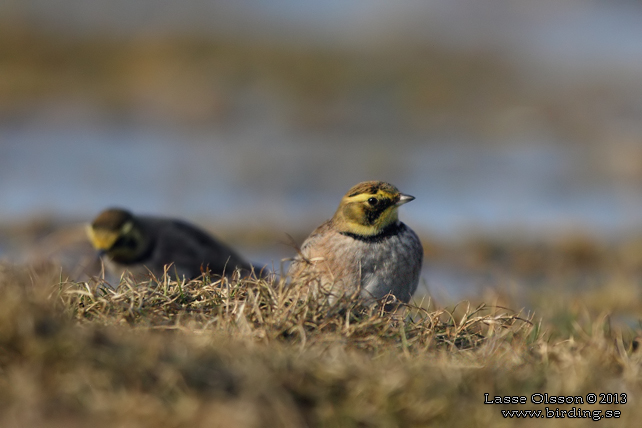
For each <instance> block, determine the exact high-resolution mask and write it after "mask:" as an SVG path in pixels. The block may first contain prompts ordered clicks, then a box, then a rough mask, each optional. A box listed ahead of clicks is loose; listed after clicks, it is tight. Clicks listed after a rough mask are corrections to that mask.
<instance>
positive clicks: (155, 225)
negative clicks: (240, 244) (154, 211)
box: [87, 208, 252, 278]
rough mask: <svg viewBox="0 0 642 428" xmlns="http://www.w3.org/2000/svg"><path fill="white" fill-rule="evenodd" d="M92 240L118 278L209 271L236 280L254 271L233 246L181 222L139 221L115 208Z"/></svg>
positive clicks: (94, 227)
mask: <svg viewBox="0 0 642 428" xmlns="http://www.w3.org/2000/svg"><path fill="white" fill-rule="evenodd" d="M87 234H88V235H89V240H90V242H91V243H92V245H93V246H94V248H95V249H96V250H98V251H99V253H100V254H101V256H102V258H103V260H104V262H105V266H106V267H107V269H108V270H109V271H110V272H111V273H112V274H114V275H118V276H120V275H122V273H123V272H124V271H125V270H128V271H130V272H132V273H133V274H134V275H140V274H147V273H148V272H149V271H151V272H152V273H153V274H154V275H156V276H160V275H162V274H163V272H164V269H165V266H166V265H170V264H172V266H171V268H170V270H169V272H170V273H174V272H177V273H178V274H179V275H180V276H185V277H187V278H196V277H198V276H200V275H201V274H202V272H203V271H205V270H208V269H209V271H210V273H213V274H216V275H226V276H231V275H232V274H233V273H234V271H235V270H236V269H241V271H242V273H243V274H244V275H247V274H249V273H250V272H251V270H252V267H251V266H250V264H249V263H248V262H246V261H245V260H243V259H242V258H241V257H240V256H239V255H237V254H236V252H234V250H232V249H231V248H229V247H228V246H226V245H224V244H222V243H220V242H218V241H216V240H215V239H214V238H212V237H211V236H210V235H208V234H207V233H206V232H204V231H202V230H201V229H199V228H197V227H196V226H193V225H191V224H189V223H186V222H184V221H181V220H174V219H168V218H159V217H151V216H135V215H133V214H132V213H130V212H129V211H126V210H123V209H119V208H111V209H108V210H105V211H103V212H102V213H100V214H99V215H98V217H96V218H95V219H94V221H93V222H92V223H91V224H90V225H89V227H88V228H87Z"/></svg>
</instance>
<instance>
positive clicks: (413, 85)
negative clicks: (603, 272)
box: [0, 0, 642, 259]
mask: <svg viewBox="0 0 642 428" xmlns="http://www.w3.org/2000/svg"><path fill="white" fill-rule="evenodd" d="M641 24H642V3H640V2H638V1H632V0H631V1H624V0H610V1H605V0H602V1H599V0H583V1H579V0H564V1H559V0H556V1H553V0H544V1H538V2H533V1H526V0H521V1H520V0H511V1H509V0H493V1H486V2H479V1H476V0H435V1H397V2H389V1H383V0H368V1H365V0H351V1H346V0H343V1H334V0H332V1H325V2H309V1H295V0H279V1H271V2H261V1H256V0H242V1H239V0H235V1H232V0H221V1H201V0H186V1H182V2H169V1H166V2H159V1H150V0H135V1H131V0H130V1H114V0H110V1H107V0H92V1H91V2H86V1H81V0H59V1H57V2H51V1H45V0H21V1H8V2H4V3H3V5H1V6H0V34H2V37H0V40H1V41H0V220H1V221H0V223H2V224H5V225H11V224H16V223H24V222H25V221H29V220H30V219H39V218H42V217H43V216H48V217H51V218H55V219H58V220H60V221H63V222H64V221H88V220H89V219H91V218H92V217H93V216H94V215H95V214H96V213H97V212H99V211H100V210H102V209H103V208H105V207H107V206H113V205H118V206H124V207H128V208H130V209H132V210H134V211H136V212H145V213H154V214H160V215H168V216H178V217H184V218H187V219H191V220H193V221H196V222H200V223H201V224H207V225H211V227H212V229H213V230H220V231H221V234H223V235H226V234H227V235H230V234H232V232H229V231H231V230H234V231H239V230H246V231H250V232H252V231H255V232H256V235H257V236H258V235H261V236H264V235H265V234H261V233H263V232H261V231H263V230H265V229H269V230H270V231H276V232H278V233H283V232H288V233H290V234H293V235H296V236H305V234H307V233H308V232H309V231H310V230H311V229H312V228H313V227H315V226H316V225H318V224H319V223H320V222H321V221H323V220H325V219H326V218H329V217H330V216H331V215H332V214H333V212H334V210H335V209H336V205H337V203H338V201H339V199H340V197H341V196H342V195H343V194H344V193H345V191H346V190H347V189H348V188H350V187H351V186H352V185H354V184H356V183H357V182H359V181H362V180H371V179H381V180H386V181H390V182H392V183H393V184H395V185H397V186H398V187H399V188H400V189H401V190H402V191H403V192H405V193H409V194H412V195H414V196H415V197H416V198H417V199H416V201H414V202H413V203H412V204H409V205H406V206H404V208H403V209H402V212H401V217H402V220H404V221H406V222H407V223H409V224H410V225H411V226H412V227H413V228H415V229H416V230H417V231H418V232H420V234H421V235H422V236H424V237H428V238H429V239H430V238H434V239H438V240H445V241H447V240H456V239H459V238H460V237H463V236H468V235H470V234H487V235H502V234H509V233H520V234H523V235H524V236H534V237H538V238H541V237H545V236H551V237H555V236H559V234H560V233H583V234H587V235H590V236H592V237H596V238H599V239H614V238H618V237H621V236H625V235H627V234H631V233H634V232H635V231H636V230H640V229H641V228H642V192H640V188H641V186H640V184H642V120H641V119H642V85H641V84H640V82H642V43H640V40H642V25H641ZM252 233H254V232H252ZM232 235H233V234H232ZM231 239H232V240H234V237H232V238H231ZM269 239H270V240H271V239H273V235H270V237H269ZM250 241H251V239H250V240H248V239H245V240H243V241H242V243H241V244H240V245H241V246H246V247H248V248H249V247H250V246H252V245H253V244H251V242H250ZM9 247H10V246H9V245H7V244H6V243H5V244H4V251H5V254H6V253H8V252H10V248H9ZM1 248H3V247H0V250H1ZM248 251H250V252H252V251H254V253H255V254H259V253H261V251H263V250H255V249H254V250H253V249H249V250H248ZM260 257H261V258H263V259H268V258H269V257H270V256H267V255H265V254H264V253H262V255H261V256H260Z"/></svg>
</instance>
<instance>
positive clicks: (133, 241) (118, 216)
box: [87, 208, 145, 262]
mask: <svg viewBox="0 0 642 428" xmlns="http://www.w3.org/2000/svg"><path fill="white" fill-rule="evenodd" d="M87 235H88V237H89V241H90V242H91V244H92V245H93V246H94V248H95V249H96V250H97V251H98V252H99V253H100V254H101V255H102V254H106V255H108V256H109V257H110V258H111V259H113V260H116V261H122V262H127V261H131V260H134V259H135V258H136V257H137V256H138V255H139V254H140V253H141V251H142V249H143V248H144V245H145V237H144V234H143V231H142V230H141V228H140V227H139V225H138V222H137V221H136V218H135V217H134V216H133V215H132V214H131V213H130V212H129V211H126V210H123V209H120V208H110V209H107V210H105V211H103V212H101V213H100V214H99V215H98V217H96V218H95V219H94V221H93V222H92V223H91V224H89V225H88V226H87Z"/></svg>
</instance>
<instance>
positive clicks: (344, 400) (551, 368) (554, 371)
mask: <svg viewBox="0 0 642 428" xmlns="http://www.w3.org/2000/svg"><path fill="white" fill-rule="evenodd" d="M575 326H576V328H575V330H574V332H573V334H572V335H571V336H566V337H564V338H559V339H555V340H553V339H551V337H552V333H555V328H556V327H555V326H554V325H543V324H542V322H539V321H538V322H535V323H531V322H530V321H528V320H525V319H523V318H521V317H520V316H518V315H517V314H515V313H512V312H511V311H508V310H504V309H501V308H489V307H485V306H480V307H476V308H473V307H470V306H467V305H466V304H465V303H464V304H461V305H459V306H458V307H457V308H453V309H452V310H450V311H448V310H445V309H439V310H437V309H434V308H428V309H425V308H421V307H414V306H413V307H407V308H405V312H404V313H401V312H397V313H395V314H389V313H384V312H383V311H381V308H378V307H375V308H365V307H360V306H359V305H358V304H356V303H355V302H354V301H353V300H351V299H347V298H344V299H342V300H341V301H339V302H338V304H336V305H333V306H330V305H328V303H327V302H319V301H315V300H311V299H310V298H309V296H306V295H305V294H304V293H302V292H300V291H298V290H297V289H294V288H286V287H284V286H283V284H282V283H280V282H278V281H265V280H234V279H233V280H230V281H225V280H224V281H223V282H221V281H220V280H215V279H214V278H211V279H210V278H204V279H203V280H198V281H191V282H176V281H173V280H171V279H170V278H168V277H164V278H158V279H154V278H152V279H151V280H149V281H146V282H138V283H136V282H135V281H133V280H132V279H131V278H123V280H122V282H121V284H120V285H119V286H118V287H117V288H116V289H115V290H112V289H109V288H105V287H102V284H101V282H100V281H92V282H87V283H69V282H65V281H63V280H62V279H61V277H60V276H59V275H57V274H55V273H52V272H51V271H46V270H45V271H41V272H36V271H34V269H31V268H15V267H6V266H5V267H3V268H2V271H0V426H3V427H59V426H60V427H62V426H64V427H75V426H78V427H83V426H90V425H91V426H94V427H102V426H122V427H143V426H149V427H158V426H171V427H178V426H190V427H194V426H196V427H199V426H203V427H211V426H226V427H227V426H235V427H237V426H238V427H263V426H266V427H267V426H270V427H272V426H282V427H302V426H345V427H357V426H359V427H363V426H383V427H401V426H404V427H405V426H488V425H493V426H515V425H519V426H535V425H536V424H537V425H538V426H539V425H540V424H541V423H542V421H541V420H520V419H504V418H502V416H501V412H500V411H501V410H506V409H511V408H514V409H519V410H523V409H543V408H544V407H546V405H539V406H537V405H534V404H528V405H521V406H512V407H511V406H507V405H489V404H484V393H488V394H490V396H494V395H525V396H527V397H529V399H530V396H531V394H533V393H536V392H540V393H548V394H549V395H559V394H564V395H584V396H585V395H586V394H587V393H590V392H594V393H597V394H599V393H609V392H610V393H626V394H628V397H629V404H624V405H619V406H605V405H601V406H600V405H594V406H590V405H586V404H585V405H584V406H581V407H582V408H586V409H589V408H590V409H601V410H605V409H607V408H616V409H619V410H620V411H621V412H622V414H621V418H620V419H619V421H618V426H625V425H627V424H628V426H637V421H639V418H640V416H642V414H641V413H642V412H641V411H640V410H638V408H637V407H636V406H635V405H633V404H632V403H634V402H635V399H636V397H639V394H640V373H639V370H640V356H639V355H638V352H637V351H636V350H635V349H637V346H636V344H637V342H636V341H634V340H633V337H632V332H620V331H617V330H616V329H614V328H610V327H609V323H608V320H607V319H606V318H597V319H596V318H593V319H588V320H586V322H584V321H582V319H581V317H580V318H578V321H577V322H576V323H575ZM634 345H635V346H634ZM548 407H551V408H557V407H559V408H562V409H565V408H566V409H567V408H570V407H571V406H559V405H548ZM586 423H587V422H586V419H574V420H572V419H547V420H546V424H547V426H584V425H585V424H586ZM603 423H606V425H605V426H610V425H609V422H608V421H603ZM634 424H635V425H634Z"/></svg>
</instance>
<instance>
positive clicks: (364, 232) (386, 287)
mask: <svg viewBox="0 0 642 428" xmlns="http://www.w3.org/2000/svg"><path fill="white" fill-rule="evenodd" d="M413 199H415V198H414V197H413V196H409V195H404V194H402V193H400V192H399V190H398V189H397V188H396V187H395V186H393V185H391V184H389V183H385V182H382V181H366V182H363V183H359V184H357V185H356V186H354V187H353V188H352V189H350V190H349V191H348V193H346V194H345V196H344V197H343V199H341V203H340V204H339V208H338V209H337V211H336V212H335V214H334V216H333V217H332V218H331V219H330V220H327V221H326V222H325V223H323V224H322V225H321V226H319V227H318V228H317V229H316V230H315V231H314V232H312V234H311V235H310V236H309V237H308V239H306V240H305V242H304V243H303V245H302V246H301V251H300V253H299V255H298V256H297V257H296V258H295V259H294V261H293V262H292V265H291V266H290V269H289V271H288V273H289V275H290V276H291V277H292V279H293V282H294V283H297V282H299V283H306V284H307V285H308V286H312V282H314V281H317V282H316V284H317V286H318V287H320V289H321V290H324V291H325V292H329V293H330V295H331V301H333V300H335V299H336V297H332V296H337V295H340V294H355V293H357V292H359V294H360V295H361V297H362V298H364V299H365V300H366V301H370V302H372V301H373V300H378V299H381V298H383V297H385V296H386V295H387V294H389V293H391V294H393V295H394V296H395V297H396V298H397V299H398V300H400V301H402V302H408V301H409V300H410V298H411V297H412V295H413V293H414V292H415V290H416V289H417V284H418V282H419V274H420V271H421V263H422V260H423V248H422V246H421V242H420V241H419V238H418V237H417V235H416V234H415V232H413V231H412V229H410V228H409V227H408V226H406V225H405V224H404V223H402V222H400V221H399V217H398V213H397V209H398V207H399V206H400V205H403V204H405V203H406V202H410V201H412V200H413Z"/></svg>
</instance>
